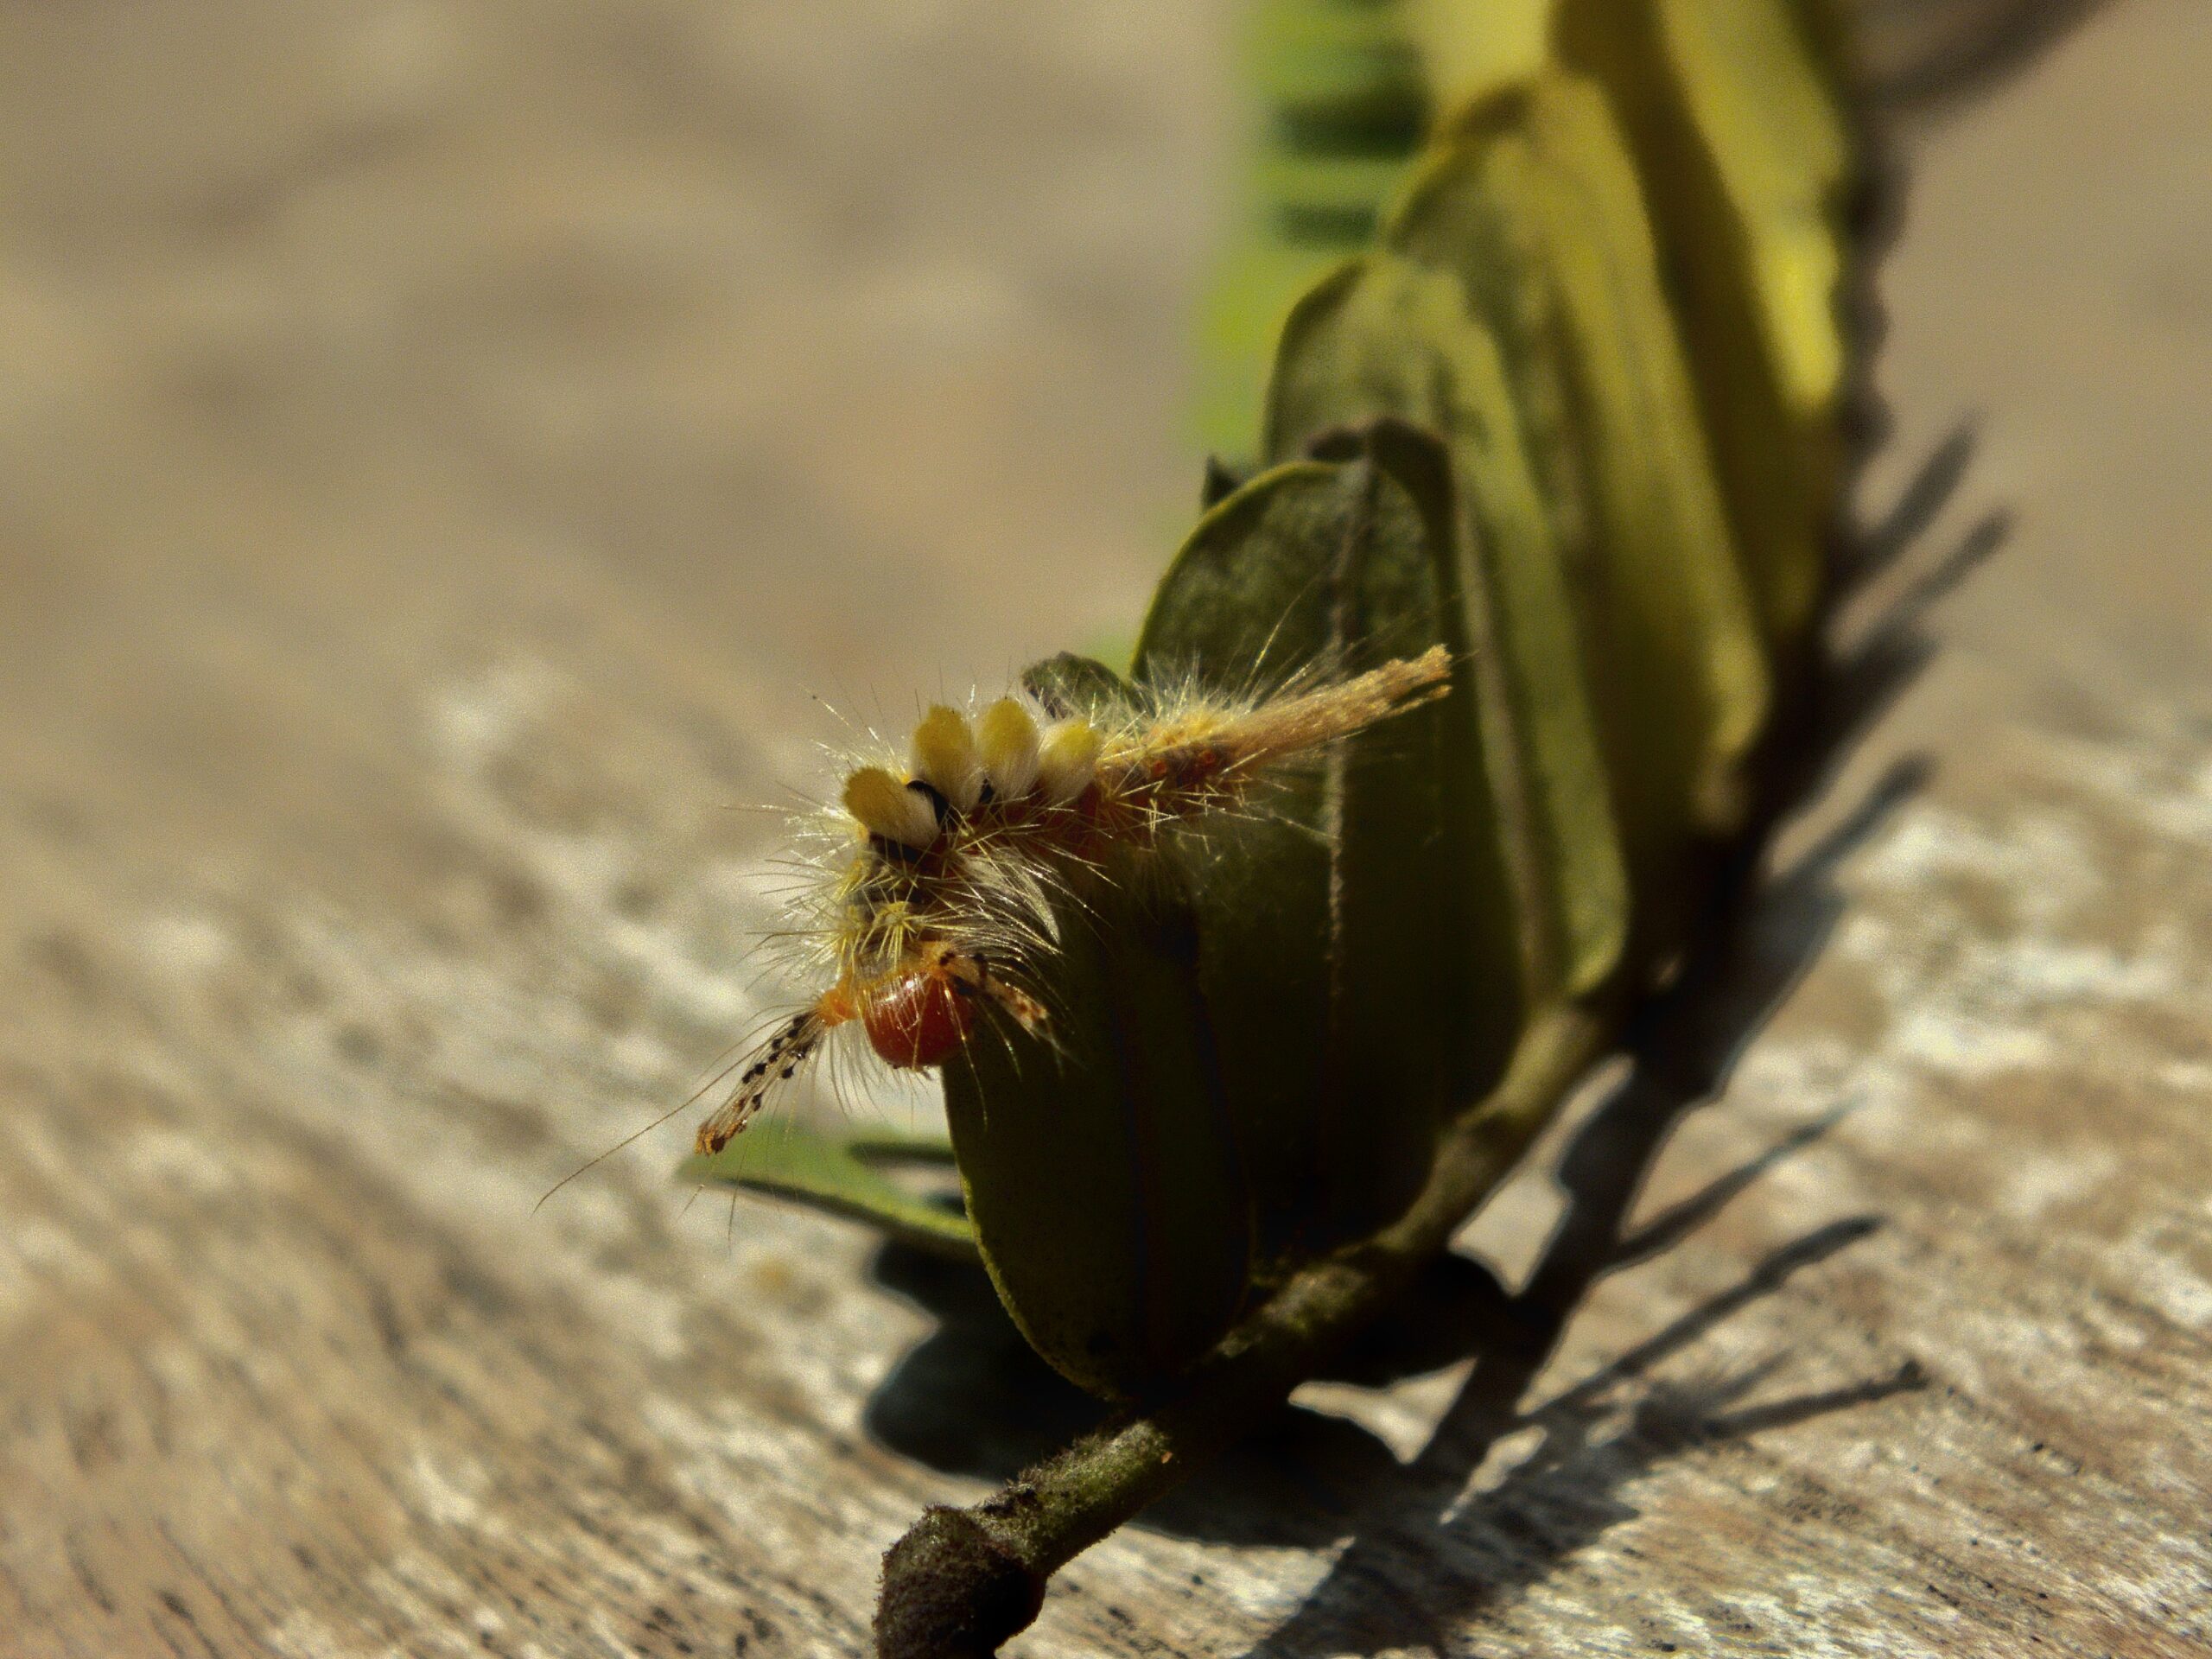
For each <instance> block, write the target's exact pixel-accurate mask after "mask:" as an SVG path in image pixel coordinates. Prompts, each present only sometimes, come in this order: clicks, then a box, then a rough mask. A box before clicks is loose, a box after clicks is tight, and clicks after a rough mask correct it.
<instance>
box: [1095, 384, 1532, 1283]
mask: <svg viewBox="0 0 2212 1659" xmlns="http://www.w3.org/2000/svg"><path fill="white" fill-rule="evenodd" d="M1450 501H1451V491H1450V481H1449V471H1448V463H1447V462H1446V460H1445V458H1444V456H1443V454H1442V453H1441V452H1440V449H1439V448H1437V446H1436V445H1435V444H1434V442H1433V440H1430V439H1427V438H1426V437H1424V436H1422V435H1420V434H1417V433H1414V431H1412V430H1411V429H1408V428H1405V427H1402V426H1395V425H1389V426H1385V427H1383V428H1378V429H1374V430H1371V431H1370V432H1367V433H1364V434H1362V435H1357V437H1353V438H1348V439H1347V440H1346V441H1345V445H1344V448H1343V450H1342V451H1341V452H1340V454H1339V455H1338V456H1334V457H1332V458H1331V459H1328V460H1320V461H1303V462H1298V463H1294V464H1291V465H1287V466H1283V467H1276V468H1274V469H1273V470H1272V471H1269V472H1268V473H1266V474H1262V475H1261V476H1260V477H1258V478H1256V479H1255V480H1253V481H1252V482H1251V483H1249V484H1248V485H1247V486H1244V487H1243V489H1241V490H1238V491H1237V492H1236V493H1234V494H1232V495H1230V497H1229V498H1227V499H1225V500H1224V501H1223V502H1221V503H1220V504H1219V505H1217V506H1216V507H1215V508H1214V509H1213V510H1212V511H1211V512H1209V513H1208V514H1207V515H1206V516H1205V518H1204V519H1202V520H1201V521H1200V523H1199V524H1198V528H1197V530H1196V531H1193V532H1192V537H1191V539H1190V540H1189V541H1188V542H1187V543H1185V545H1184V547H1183V550H1182V551H1181V552H1180V553H1179V554H1178V555H1177V556H1176V560H1175V563H1174V564H1173V567H1172V568H1171V569H1170V570H1169V572H1168V574H1167V576H1166V579H1165V580H1164V581H1163V582H1162V583H1161V584H1160V590H1159V592H1158V594H1156V596H1155V597H1154V602H1153V607H1152V612H1151V614H1150V615H1149V617H1148V618H1147V621H1146V625H1145V631H1144V634H1143V637H1142V639H1141V641H1140V643H1139V645H1138V648H1137V656H1136V671H1137V674H1138V676H1139V677H1140V678H1141V679H1145V680H1148V681H1150V682H1152V683H1157V684H1163V685H1170V686H1173V685H1178V684H1181V683H1186V682H1188V681H1189V680H1191V679H1192V678H1195V680H1196V682H1197V683H1198V684H1199V685H1201V686H1205V687H1208V688H1211V689H1212V690H1214V691H1215V692H1216V693H1217V694H1221V695H1230V696H1235V695H1241V694H1246V693H1249V691H1251V690H1254V689H1255V688H1263V687H1266V686H1268V685H1269V684H1271V683H1279V682H1280V681H1281V680H1282V679H1283V678H1285V677H1287V676H1289V675H1290V674H1292V673H1294V671H1299V670H1300V669H1305V668H1308V667H1315V666H1318V667H1319V668H1320V669H1321V670H1323V671H1329V672H1344V671H1356V670H1357V669H1358V668H1360V667H1363V666H1370V665H1372V664H1375V663H1377V662H1381V661H1383V660H1385V659H1387V658H1392V657H1400V656H1411V655H1414V654H1417V653H1418V652H1421V651H1423V650H1426V649H1427V648H1428V647H1429V646H1431V645H1437V644H1442V645H1445V646H1446V648H1447V649H1449V650H1450V651H1452V653H1453V654H1454V656H1455V658H1458V661H1459V666H1458V668H1457V670H1456V671H1455V674H1454V678H1453V690H1452V695H1451V696H1447V697H1446V698H1444V699H1442V700H1441V701H1440V702H1435V703H1433V704H1430V705H1428V706H1427V707H1425V708H1422V709H1416V710H1414V711H1412V712H1410V713H1408V714H1404V715H1398V716H1395V717H1394V718H1393V719H1391V720H1389V721H1385V722H1384V723H1383V725H1381V726H1379V727H1376V728H1373V729H1371V730H1370V731H1368V732H1365V733H1363V734H1360V735H1358V736H1357V737H1355V738H1352V739H1351V740H1349V741H1346V742H1344V743H1343V744H1340V745H1338V746H1337V747H1336V748H1335V749H1334V750H1332V752H1331V753H1329V754H1328V755H1327V756H1326V757H1325V759H1324V760H1322V762H1321V763H1320V764H1319V765H1318V766H1316V767H1315V768H1314V769H1313V771H1311V772H1308V773H1306V774H1305V775H1303V776H1301V777H1300V778H1297V779H1294V780H1292V781H1290V782H1288V783H1287V784H1286V785H1285V786H1284V788H1283V790H1282V791H1281V796H1280V797H1279V798H1276V799H1274V801H1272V802H1271V803H1270V804H1269V810H1268V812H1267V813H1266V814H1265V815H1263V816H1262V817H1261V818H1260V820H1259V821H1257V822H1254V823H1243V824H1241V825H1235V826H1230V827H1228V828H1225V829H1219V830H1216V831H1213V832H1211V833H1210V834H1209V835H1207V836H1205V837H1204V838H1203V839H1202V840H1201V839H1199V838H1197V837H1192V841H1191V844H1190V845H1189V846H1188V847H1187V848H1186V849H1185V856H1186V857H1187V859H1188V861H1189V864H1190V868H1191V872H1192V874H1191V886H1192V894H1193V899H1194V906H1195V910H1196V913H1197V917H1198V941H1199V956H1200V963H1201V969H1202V982H1203V984H1204V987H1205V996H1206V1001H1207V1006H1208V1007H1209V1008H1210V1009H1211V1014H1212V1018H1213V1028H1214V1034H1215V1041H1216V1046H1217V1052H1218V1054H1219V1057H1220V1071H1221V1076H1222V1078H1223V1081H1224V1087H1225V1088H1226V1090H1227V1092H1228V1102H1229V1106H1230V1112H1231V1114H1232V1116H1234V1118H1235V1121H1236V1123H1237V1125H1238V1127H1239V1130H1240V1140H1241V1143H1242V1145H1243V1148H1244V1151H1245V1156H1246V1159H1247V1162H1248V1166H1249V1169H1250V1171H1251V1179H1252V1183H1253V1186H1254V1189H1255V1192H1257V1194H1258V1196H1259V1202H1260V1211H1261V1217H1262V1237H1263V1240H1264V1242H1265V1244H1266V1247H1267V1249H1268V1254H1269V1255H1270V1256H1271V1257H1275V1256H1281V1255H1298V1254H1300V1253H1304V1252H1306V1251H1310V1250H1313V1249H1320V1248H1324V1247H1325V1246H1326V1245H1328V1244H1330V1243H1335V1242H1337V1241H1338V1240H1340V1239H1343V1238H1346V1237H1351V1236H1358V1235H1359V1234H1362V1233H1364V1232H1366V1231H1368V1230H1371V1229H1373V1228H1374V1227H1376V1226H1378V1225H1381V1224H1383V1223H1386V1222H1388V1221H1389V1220H1390V1219H1391V1218H1392V1217H1394V1216H1395V1215H1396V1214H1397V1213H1398V1211H1400V1210H1401V1209H1402V1207H1403V1206H1404V1205H1405V1204H1406V1203H1407V1202H1408V1200H1409V1199H1410V1198H1411V1197H1412V1195H1413V1193H1414V1192H1415V1191H1416V1190H1417V1189H1418V1187H1419V1185H1420V1184H1421V1180H1422V1179H1424V1178H1425V1177H1426V1175H1427V1171H1428V1167H1429V1164H1430V1160H1431V1159H1432V1158H1433V1152H1434V1146H1435V1139H1436V1135H1437V1133H1438V1131H1439V1128H1440V1124H1441V1122H1442V1121H1443V1119H1444V1117H1445V1116H1446V1115H1447V1114H1448V1113H1450V1112H1451V1111H1452V1110H1453V1109H1456V1108H1457V1107H1458V1106H1459V1105H1460V1104H1462V1103H1465V1102H1467V1101H1469V1100H1471V1099H1472V1098H1473V1097H1474V1096H1476V1095H1477V1094H1478V1093H1479V1092H1480V1091H1481V1090H1483V1089H1484V1088H1486V1087H1487V1086H1488V1085H1489V1084H1490V1083H1491V1081H1492V1080H1494V1078H1495V1077H1497V1074H1498V1072H1499V1071H1501V1070H1502V1069H1503V1065H1504V1062H1505V1059H1506V1057H1507V1055H1508V1054H1509V1053H1510V1050H1511V1047H1512V1045H1513V1042H1514V1039H1515V1038H1516V1036H1517V1034H1518V1033H1519V1030H1520V1025H1521V1018H1522V987H1521V984H1520V949H1519V927H1520V920H1521V918H1520V914H1519V901H1518V897H1517V894H1516V889H1515V887H1514V884H1513V880H1512V877H1511V873H1510V870H1509V869H1508V868H1507V867H1506V863H1505V861H1504V858H1503V854H1502V852H1501V848H1500V837H1499V834H1498V828H1497V812H1496V808H1495V804H1494V802H1493V801H1492V800H1491V796H1490V792H1489V790H1488V787H1487V784H1486V773H1485V772H1484V764H1483V754H1482V736H1481V725H1480V719H1479V708H1478V690H1477V688H1476V684H1475V680H1474V677H1473V675H1472V673H1471V670H1470V668H1469V666H1468V664H1467V643H1468V642H1467V639H1466V636H1465V626H1464V611H1463V608H1462V606H1461V603H1460V599H1459V570H1458V565H1457V561H1456V558H1455V556H1454V552H1453V547H1452V517H1451V505H1450Z"/></svg>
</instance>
